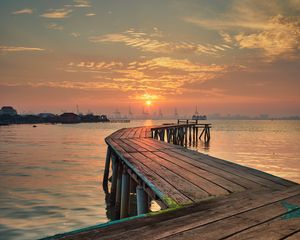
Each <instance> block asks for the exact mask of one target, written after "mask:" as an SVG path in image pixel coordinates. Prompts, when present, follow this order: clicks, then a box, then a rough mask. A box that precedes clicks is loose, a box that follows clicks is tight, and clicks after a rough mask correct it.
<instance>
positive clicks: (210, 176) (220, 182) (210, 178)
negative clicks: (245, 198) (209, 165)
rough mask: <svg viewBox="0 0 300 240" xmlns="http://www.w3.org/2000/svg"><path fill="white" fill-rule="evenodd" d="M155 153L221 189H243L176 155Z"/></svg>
mask: <svg viewBox="0 0 300 240" xmlns="http://www.w3.org/2000/svg"><path fill="white" fill-rule="evenodd" d="M155 154H156V155H158V156H160V157H161V158H164V159H166V160H167V161H170V162H172V163H174V164H176V165H177V166H178V168H183V169H185V170H186V171H188V172H191V173H194V174H196V175H197V176H199V177H201V178H204V179H206V180H208V181H210V182H212V183H213V184H215V185H218V186H219V187H222V188H223V189H226V190H227V191H229V192H239V191H243V190H245V188H244V187H242V186H241V185H239V184H237V183H234V182H231V181H229V180H227V179H225V178H223V177H220V176H218V175H216V174H214V173H211V172H208V171H205V170H203V169H201V168H199V167H195V165H192V164H190V163H188V162H185V161H182V160H181V159H180V158H178V157H172V156H170V155H168V154H166V153H165V152H155Z"/></svg>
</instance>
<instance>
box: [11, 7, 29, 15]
mask: <svg viewBox="0 0 300 240" xmlns="http://www.w3.org/2000/svg"><path fill="white" fill-rule="evenodd" d="M32 13H33V10H32V9H30V8H24V9H21V10H18V11H15V12H13V14H32Z"/></svg>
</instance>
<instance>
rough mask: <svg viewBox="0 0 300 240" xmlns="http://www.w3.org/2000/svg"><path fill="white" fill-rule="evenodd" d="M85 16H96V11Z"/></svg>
mask: <svg viewBox="0 0 300 240" xmlns="http://www.w3.org/2000/svg"><path fill="white" fill-rule="evenodd" d="M85 16H87V17H92V16H96V13H87V14H85Z"/></svg>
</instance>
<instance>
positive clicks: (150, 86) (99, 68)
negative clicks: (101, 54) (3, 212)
mask: <svg viewBox="0 0 300 240" xmlns="http://www.w3.org/2000/svg"><path fill="white" fill-rule="evenodd" d="M237 69H239V70H241V67H240V66H229V65H215V64H212V65H205V64H199V63H196V62H192V61H190V60H188V59H174V58H170V57H160V58H153V59H144V60H137V61H133V62H127V63H123V62H115V61H112V62H94V61H89V62H79V63H75V62H71V63H69V64H68V67H67V68H66V71H68V72H71V73H72V72H73V73H78V72H82V73H86V74H91V76H90V77H92V78H96V79H99V81H101V83H104V82H105V83H111V85H110V88H116V89H119V90H121V91H126V92H128V91H129V92H131V96H141V95H142V94H145V93H149V92H151V94H154V95H159V96H166V95H173V94H181V93H183V92H185V89H187V88H189V87H188V85H190V84H192V83H195V82H197V83H203V82H205V81H208V80H211V79H214V78H216V77H219V76H222V75H224V74H226V73H227V72H232V71H236V70H237ZM101 86H102V85H101Z"/></svg>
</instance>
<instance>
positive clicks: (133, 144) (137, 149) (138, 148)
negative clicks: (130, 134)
mask: <svg viewBox="0 0 300 240" xmlns="http://www.w3.org/2000/svg"><path fill="white" fill-rule="evenodd" d="M134 139H135V138H130V139H127V138H123V139H122V141H123V143H126V144H127V145H128V146H131V147H132V148H134V149H135V151H131V152H147V151H148V149H146V148H144V147H142V146H141V145H140V144H137V143H136V142H134V141H132V140H134Z"/></svg>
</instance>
